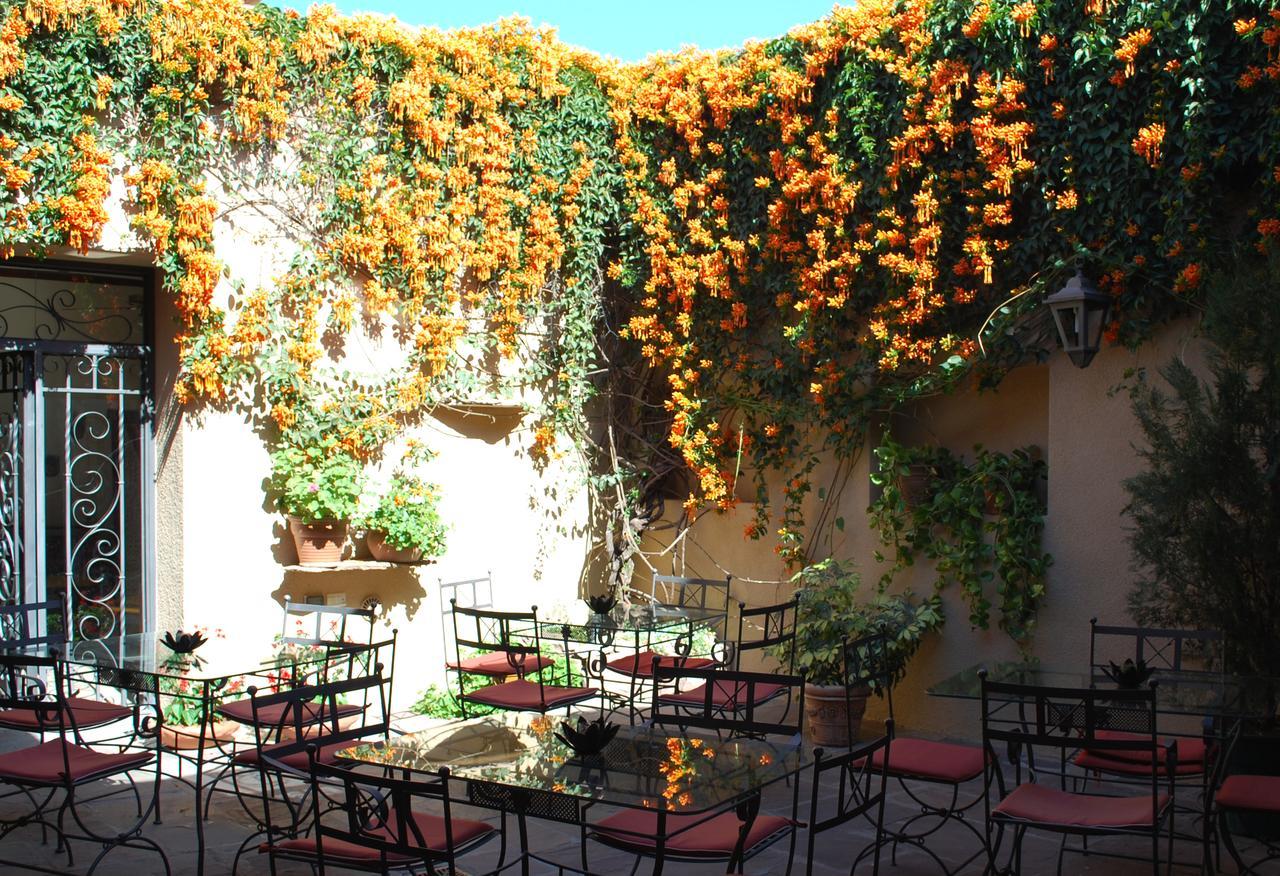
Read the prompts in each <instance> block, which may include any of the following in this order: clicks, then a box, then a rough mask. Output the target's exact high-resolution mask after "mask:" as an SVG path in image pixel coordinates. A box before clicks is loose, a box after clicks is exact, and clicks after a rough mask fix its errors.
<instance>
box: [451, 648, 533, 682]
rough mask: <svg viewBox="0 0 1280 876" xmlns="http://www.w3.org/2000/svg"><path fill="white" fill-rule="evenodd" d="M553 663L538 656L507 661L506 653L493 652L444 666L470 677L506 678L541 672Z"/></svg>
mask: <svg viewBox="0 0 1280 876" xmlns="http://www.w3.org/2000/svg"><path fill="white" fill-rule="evenodd" d="M513 662H514V663H515V665H514V666H513V665H512V663H513ZM553 663H554V661H553V660H552V659H551V658H550V657H543V656H542V655H540V654H513V655H511V656H510V659H508V655H507V652H506V651H494V652H492V653H489V654H477V655H476V656H475V657H468V658H466V659H465V660H462V661H461V662H459V661H457V660H450V661H448V662H446V663H445V664H444V665H445V668H447V669H455V670H461V671H462V672H466V673H469V674H471V675H488V676H490V677H492V678H506V677H507V676H509V675H525V674H528V673H531V672H541V671H542V670H543V669H546V668H547V667H548V666H551V665H553Z"/></svg>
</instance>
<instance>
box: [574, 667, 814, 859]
mask: <svg viewBox="0 0 1280 876" xmlns="http://www.w3.org/2000/svg"><path fill="white" fill-rule="evenodd" d="M682 678H693V679H696V680H699V681H701V682H702V683H703V686H704V687H705V688H706V690H708V691H715V690H728V691H733V692H735V695H736V700H737V701H738V702H740V703H741V704H742V706H743V708H742V709H741V710H736V711H735V710H728V711H727V710H726V709H725V708H723V707H722V706H718V705H716V704H714V703H713V702H712V697H711V696H707V695H704V697H703V700H702V702H701V704H700V706H699V707H696V708H687V707H684V706H683V705H682V706H681V707H678V708H675V709H672V710H665V709H664V704H663V701H662V698H660V697H655V698H654V702H653V707H652V709H651V713H650V721H651V723H652V724H653V725H655V726H660V727H676V728H679V729H680V730H681V732H683V731H685V730H687V729H695V730H711V731H714V732H716V733H725V734H727V735H737V736H746V737H753V738H762V739H763V738H768V737H780V738H781V741H782V742H783V744H784V745H788V746H791V745H799V744H800V742H801V731H802V724H803V716H804V708H803V700H804V679H803V678H801V677H800V676H797V675H774V674H765V673H759V672H737V671H732V670H725V669H709V668H702V669H687V668H684V667H680V666H656V667H655V668H654V679H655V682H657V683H661V682H664V681H669V682H671V683H673V684H674V683H677V682H678V681H679V679H682ZM765 687H774V688H776V687H783V688H787V689H789V690H791V691H792V692H793V696H794V699H795V701H796V702H797V703H799V704H800V707H799V708H798V709H797V712H796V718H795V720H794V721H788V720H787V718H786V716H785V715H784V716H783V717H782V718H774V719H771V718H768V717H764V716H761V715H758V714H757V712H756V705H757V704H759V703H761V702H764V701H767V700H762V699H761V697H760V696H759V695H758V693H757V689H762V688H765ZM774 698H776V695H775V696H773V697H769V698H768V699H774ZM673 738H677V737H673ZM700 744H706V745H713V744H714V742H711V741H708V742H705V743H700ZM792 785H793V791H792V802H791V817H790V818H787V817H783V816H779V815H762V814H760V813H759V808H760V799H759V796H756V797H753V798H751V799H750V800H747V801H744V802H742V803H740V804H739V805H738V806H737V807H736V808H735V809H734V810H729V811H720V812H710V813H688V814H681V813H678V812H667V811H665V810H664V809H663V808H662V807H657V808H656V809H627V810H623V811H620V812H617V813H615V814H613V815H609V816H607V817H605V818H603V819H601V820H599V821H597V822H595V823H593V824H591V825H589V826H584V840H587V839H590V840H594V841H596V842H599V843H601V844H603V845H607V846H609V847H611V848H615V849H619V850H621V851H625V852H630V853H632V854H634V855H635V856H636V867H635V868H633V870H632V873H633V874H634V872H635V870H636V869H638V868H639V865H640V862H641V861H642V860H644V859H646V858H652V859H654V860H655V861H656V862H657V863H655V868H657V867H659V866H661V864H663V863H665V862H667V861H678V862H683V863H720V864H723V865H725V866H726V868H727V870H726V871H727V872H730V873H734V872H736V873H741V872H742V867H743V865H744V864H745V863H746V861H748V860H750V859H751V858H753V857H755V856H756V855H758V854H760V853H761V852H763V851H764V850H765V849H767V848H769V847H770V846H772V845H774V844H776V843H778V842H780V841H782V840H783V839H789V841H790V844H791V847H790V850H789V852H788V854H787V873H788V874H789V873H790V872H791V868H792V865H793V863H794V858H795V847H796V827H797V825H799V824H800V823H801V822H800V821H799V820H798V818H797V816H798V814H799V806H800V782H798V781H795V782H792ZM748 823H749V824H750V826H749V828H748V827H747V825H748ZM582 865H583V869H584V870H589V869H590V868H589V866H588V862H587V860H586V843H585V842H584V843H583V861H582Z"/></svg>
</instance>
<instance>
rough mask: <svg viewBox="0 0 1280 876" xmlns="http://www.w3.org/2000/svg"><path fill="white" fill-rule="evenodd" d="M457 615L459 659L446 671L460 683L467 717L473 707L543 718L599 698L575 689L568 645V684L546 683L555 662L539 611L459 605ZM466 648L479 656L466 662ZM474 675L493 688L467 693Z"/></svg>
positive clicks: (594, 691)
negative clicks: (546, 649)
mask: <svg viewBox="0 0 1280 876" xmlns="http://www.w3.org/2000/svg"><path fill="white" fill-rule="evenodd" d="M452 609H453V625H454V626H453V628H454V636H453V638H454V648H455V659H454V661H453V662H452V663H450V664H448V665H447V666H446V668H448V669H449V670H450V671H452V672H453V673H454V674H455V675H456V676H457V678H458V702H459V704H460V706H461V708H462V713H463V715H464V716H465V715H466V713H467V706H468V705H483V706H489V707H491V708H495V709H504V710H509V711H517V712H539V713H542V714H545V713H546V712H549V711H553V710H555V709H560V708H563V709H565V710H566V713H567V710H568V708H569V707H570V706H573V705H576V704H578V703H582V702H586V701H587V700H590V699H594V698H596V697H598V696H599V695H600V691H599V690H598V689H597V688H594V687H591V686H589V685H586V684H583V685H576V684H574V679H573V664H572V662H571V661H570V660H569V656H568V648H567V644H568V643H567V642H566V648H565V655H564V664H563V665H564V671H565V678H564V682H565V683H564V684H554V683H551V682H548V681H547V680H546V678H545V677H544V676H545V673H544V670H548V669H550V670H552V671H554V669H555V661H554V660H552V659H551V658H550V657H548V656H546V655H544V654H543V653H542V645H543V639H542V633H541V630H540V629H539V623H538V607H537V606H534V607H533V608H532V609H531V610H530V611H494V610H492V609H483V608H463V607H461V606H459V605H458V604H457V603H454V604H453V606H452ZM464 648H466V649H468V651H474V652H477V653H476V655H474V656H470V657H467V658H464V657H463V656H462V653H463V650H462V649H464ZM472 675H480V676H482V677H484V679H485V681H486V682H488V683H486V684H485V685H483V686H478V687H474V688H472V689H471V690H468V689H467V679H468V678H469V677H470V676H472ZM531 679H532V680H531ZM552 681H555V679H552ZM584 681H585V679H584Z"/></svg>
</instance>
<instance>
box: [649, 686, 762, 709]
mask: <svg viewBox="0 0 1280 876" xmlns="http://www.w3.org/2000/svg"><path fill="white" fill-rule="evenodd" d="M783 690H784V688H783V686H782V685H780V684H757V685H756V686H755V687H754V688H752V689H751V691H752V693H754V695H755V696H754V700H755V701H754V702H753V703H750V705H755V706H758V705H760V704H761V703H763V702H765V701H767V700H771V699H773V698H774V697H776V696H777V695H778V694H780V693H782V691H783ZM747 691H748V688H747V685H746V684H744V683H741V682H731V681H717V682H715V687H714V688H712V691H711V705H713V706H715V707H716V708H717V709H741V708H745V707H746V706H747V705H748V703H747V695H748V694H747ZM706 697H707V686H706V685H705V684H700V685H698V686H697V687H694V688H690V689H689V690H684V691H680V692H679V693H674V694H664V695H663V696H662V701H663V702H664V703H676V704H678V705H684V706H700V705H702V704H703V703H704V702H706Z"/></svg>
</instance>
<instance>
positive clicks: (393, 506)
mask: <svg viewBox="0 0 1280 876" xmlns="http://www.w3.org/2000/svg"><path fill="white" fill-rule="evenodd" d="M430 458H431V453H430V451H428V450H427V448H426V447H424V446H423V445H420V444H411V445H410V448H409V452H408V453H406V454H405V457H404V460H403V461H402V462H401V464H400V467H399V468H398V469H397V470H396V472H395V474H394V475H392V477H391V481H390V482H389V483H388V484H387V489H386V491H385V492H384V493H383V494H382V497H381V498H380V499H379V500H378V504H377V506H376V507H375V508H374V509H373V511H371V512H370V513H369V514H366V515H365V516H364V517H363V518H362V519H361V521H360V522H361V525H363V526H364V527H365V529H368V530H370V531H371V532H378V533H381V534H382V537H383V541H384V542H385V543H386V544H387V545H389V546H390V547H393V548H396V549H398V550H407V551H422V554H423V556H426V557H438V556H440V555H441V554H443V553H444V549H445V537H446V536H445V524H444V522H443V521H442V520H441V519H440V512H439V509H438V508H437V507H436V500H437V497H438V496H439V488H438V487H437V486H436V485H435V484H432V483H428V482H427V481H426V480H424V479H423V478H422V477H421V476H420V475H418V474H416V473H415V469H416V467H417V466H418V465H420V464H421V463H424V462H426V461H427V460H428V459H430Z"/></svg>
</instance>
